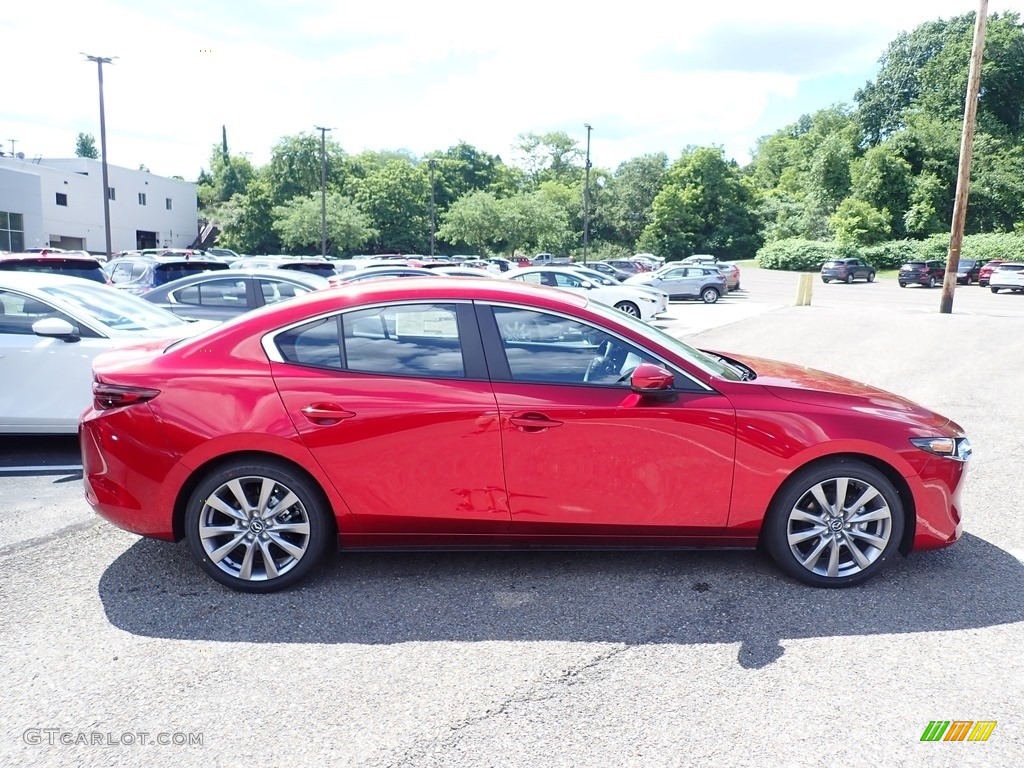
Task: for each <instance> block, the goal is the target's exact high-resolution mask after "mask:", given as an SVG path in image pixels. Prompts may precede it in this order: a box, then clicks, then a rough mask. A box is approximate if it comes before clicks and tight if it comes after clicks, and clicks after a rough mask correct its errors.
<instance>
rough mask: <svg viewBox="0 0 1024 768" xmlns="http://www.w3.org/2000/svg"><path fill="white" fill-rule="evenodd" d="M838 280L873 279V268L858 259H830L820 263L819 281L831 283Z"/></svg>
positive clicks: (869, 280) (844, 281)
mask: <svg viewBox="0 0 1024 768" xmlns="http://www.w3.org/2000/svg"><path fill="white" fill-rule="evenodd" d="M833 280H839V281H840V282H843V283H852V282H853V281H854V280H867V281H868V282H869V283H871V282H874V280H875V268H874V267H872V266H871V265H870V264H868V263H867V262H866V261H861V260H860V259H832V261H826V262H825V263H824V264H822V265H821V282H823V283H831V282H832V281H833Z"/></svg>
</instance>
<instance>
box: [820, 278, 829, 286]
mask: <svg viewBox="0 0 1024 768" xmlns="http://www.w3.org/2000/svg"><path fill="white" fill-rule="evenodd" d="M821 282H823V283H824V284H825V285H828V278H827V277H823V278H821Z"/></svg>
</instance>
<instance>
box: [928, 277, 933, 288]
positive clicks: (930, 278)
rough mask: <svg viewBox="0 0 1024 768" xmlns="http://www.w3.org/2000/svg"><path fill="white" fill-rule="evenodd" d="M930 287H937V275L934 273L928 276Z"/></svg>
mask: <svg viewBox="0 0 1024 768" xmlns="http://www.w3.org/2000/svg"><path fill="white" fill-rule="evenodd" d="M928 287H929V288H934V287H935V275H932V276H931V277H929V278H928Z"/></svg>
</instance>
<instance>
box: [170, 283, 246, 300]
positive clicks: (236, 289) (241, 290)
mask: <svg viewBox="0 0 1024 768" xmlns="http://www.w3.org/2000/svg"><path fill="white" fill-rule="evenodd" d="M174 298H175V299H176V300H177V301H178V303H179V304H191V305H193V306H195V305H202V306H204V307H245V306H246V305H247V304H248V300H247V298H246V295H245V280H239V279H238V278H225V279H223V280H210V281H208V282H204V283H198V284H196V285H190V286H187V287H185V288H182V289H181V290H180V291H178V292H176V293H175V294H174Z"/></svg>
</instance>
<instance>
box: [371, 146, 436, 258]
mask: <svg viewBox="0 0 1024 768" xmlns="http://www.w3.org/2000/svg"><path fill="white" fill-rule="evenodd" d="M355 201H356V204H357V205H358V206H359V209H360V210H361V211H363V212H364V213H365V214H366V215H367V216H369V217H370V221H371V223H372V226H373V227H374V229H376V230H377V235H376V237H375V239H374V241H373V243H372V244H371V246H370V248H371V250H372V251H373V252H375V253H388V252H395V251H397V252H399V253H424V252H426V251H427V250H428V249H429V247H430V178H429V171H428V170H427V169H426V168H424V167H423V166H416V165H413V164H412V162H411V161H410V160H407V159H399V160H390V161H388V162H387V163H385V164H384V165H383V166H381V167H380V168H378V169H377V170H375V171H373V172H372V173H370V175H369V176H367V177H366V178H365V179H362V180H360V181H359V182H358V183H357V185H356V191H355Z"/></svg>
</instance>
